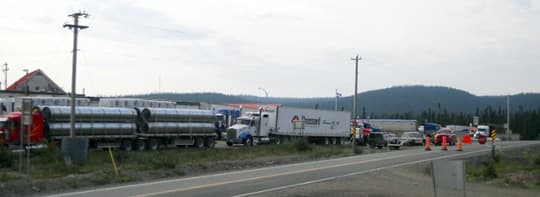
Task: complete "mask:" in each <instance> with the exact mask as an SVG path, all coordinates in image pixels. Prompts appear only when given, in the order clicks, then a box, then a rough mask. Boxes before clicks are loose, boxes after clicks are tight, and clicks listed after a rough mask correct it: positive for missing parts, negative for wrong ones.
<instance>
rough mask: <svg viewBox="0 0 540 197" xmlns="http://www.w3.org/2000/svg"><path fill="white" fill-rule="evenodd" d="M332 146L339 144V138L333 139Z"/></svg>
mask: <svg viewBox="0 0 540 197" xmlns="http://www.w3.org/2000/svg"><path fill="white" fill-rule="evenodd" d="M332 144H333V145H336V144H337V138H335V137H333V138H332Z"/></svg>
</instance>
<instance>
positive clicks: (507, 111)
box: [506, 95, 512, 140]
mask: <svg viewBox="0 0 540 197" xmlns="http://www.w3.org/2000/svg"><path fill="white" fill-rule="evenodd" d="M511 136H512V131H511V130H510V95H508V96H506V139H508V140H510V137H511Z"/></svg>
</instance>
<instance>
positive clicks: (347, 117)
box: [227, 106, 351, 146]
mask: <svg viewBox="0 0 540 197" xmlns="http://www.w3.org/2000/svg"><path fill="white" fill-rule="evenodd" d="M350 122H351V113H350V112H340V111H326V110H314V109H301V108H291V107H276V106H262V107H260V108H259V110H258V112H247V113H245V114H243V115H242V116H240V117H239V118H238V119H237V123H236V124H235V125H232V126H231V127H229V128H228V129H227V138H228V139H227V145H229V146H231V145H233V144H244V145H253V144H254V143H276V144H281V143H283V142H287V141H289V140H290V139H292V138H295V137H306V138H307V139H308V140H309V141H310V142H316V143H323V144H341V143H344V142H345V141H347V140H348V138H349V136H350Z"/></svg>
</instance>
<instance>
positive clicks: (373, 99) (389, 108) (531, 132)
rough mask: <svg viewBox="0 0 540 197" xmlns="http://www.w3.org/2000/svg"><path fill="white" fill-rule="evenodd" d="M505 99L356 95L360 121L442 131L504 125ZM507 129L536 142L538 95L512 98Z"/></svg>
mask: <svg viewBox="0 0 540 197" xmlns="http://www.w3.org/2000/svg"><path fill="white" fill-rule="evenodd" d="M124 97H133V98H147V99H162V100H172V101H181V102H195V103H198V102H206V103H211V104H228V103H280V104H283V105H284V106H290V107H299V108H317V109H323V110H334V108H335V102H336V98H335V97H321V98H277V97H269V98H265V97H257V96H249V95H225V94H220V93H152V94H145V95H126V96H124ZM506 98H507V96H506V95H504V96H475V95H473V94H470V93H468V92H465V91H462V90H457V89H453V88H448V87H428V86H403V87H391V88H386V89H380V90H373V91H368V92H363V93H360V94H358V112H359V116H360V117H361V118H367V117H369V118H396V119H416V120H418V122H419V123H420V124H421V123H423V122H424V121H429V122H437V123H440V124H442V125H447V124H459V125H468V124H469V123H470V122H472V117H473V116H475V115H476V116H479V117H480V123H481V124H488V123H489V124H493V125H502V124H504V123H505V122H506ZM352 106H353V96H347V97H342V98H339V99H338V110H344V111H352V108H353V107H352ZM510 112H511V113H510V114H511V115H510V127H511V129H512V130H513V132H514V133H519V134H521V136H522V138H523V139H536V138H538V136H539V133H540V116H539V115H540V94H538V93H529V94H517V95H511V96H510Z"/></svg>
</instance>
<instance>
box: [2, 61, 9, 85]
mask: <svg viewBox="0 0 540 197" xmlns="http://www.w3.org/2000/svg"><path fill="white" fill-rule="evenodd" d="M3 66H4V68H2V72H4V90H7V88H8V83H7V71H8V70H9V69H8V64H7V62H6V63H4V65H3Z"/></svg>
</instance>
